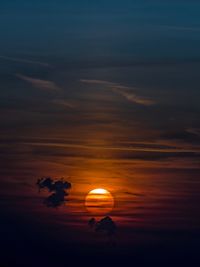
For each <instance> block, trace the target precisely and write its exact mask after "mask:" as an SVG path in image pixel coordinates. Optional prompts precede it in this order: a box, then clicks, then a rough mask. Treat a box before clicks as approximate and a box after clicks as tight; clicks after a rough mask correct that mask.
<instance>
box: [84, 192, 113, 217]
mask: <svg viewBox="0 0 200 267" xmlns="http://www.w3.org/2000/svg"><path fill="white" fill-rule="evenodd" d="M85 206H86V208H87V210H88V211H89V212H90V213H91V214H92V215H94V216H95V215H108V214H109V213H110V212H111V211H112V209H113V207H114V198H113V196H112V195H111V193H110V192H109V191H108V190H106V189H103V188H96V189H93V190H91V191H90V192H89V193H88V194H87V196H86V198H85Z"/></svg>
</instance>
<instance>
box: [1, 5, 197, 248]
mask: <svg viewBox="0 0 200 267" xmlns="http://www.w3.org/2000/svg"><path fill="white" fill-rule="evenodd" d="M199 12H200V2H199V1H197V0H196V1H195V0H190V1H189V0H185V1H183V0H182V1H177V0H174V1H172V0H168V1H167V0H163V1H144V0H141V1H132V0H130V1H128V0H125V1H116V0H115V1H51V0H48V1H47V0H46V1H44V0H41V1H33V0H32V1H20V0H18V1H1V2H0V36H1V37H0V38H1V41H0V109H1V112H0V125H1V133H0V147H1V149H0V158H1V161H0V162H1V168H0V184H1V186H0V194H1V202H0V207H1V210H2V213H3V214H5V216H9V218H14V217H15V218H16V214H17V216H19V217H20V216H23V217H26V219H27V218H28V219H29V220H30V221H29V223H30V222H34V223H36V224H42V225H43V224H44V225H53V226H52V227H53V231H54V233H58V232H59V231H60V232H62V236H63V235H64V236H65V235H66V236H69V235H70V238H71V239H69V240H73V242H89V241H90V242H93V241H94V240H93V239H92V237H89V236H88V235H89V234H88V230H87V220H88V218H89V217H90V216H91V215H90V214H88V213H87V211H86V209H85V207H84V199H85V196H86V195H87V193H88V191H90V190H91V189H94V188H98V187H102V188H106V189H108V190H109V191H110V192H111V193H112V194H113V196H114V198H115V208H114V210H113V212H112V213H111V216H112V217H113V219H114V220H115V221H116V222H117V224H118V225H119V229H121V230H120V231H119V236H120V238H121V239H120V240H121V241H120V242H122V243H126V244H128V243H129V242H136V241H135V240H136V239H137V242H146V239H148V240H149V239H151V238H152V236H153V238H154V239H155V240H157V238H158V239H159V238H161V237H162V238H163V235H164V234H166V233H170V234H171V235H172V236H173V234H174V232H173V231H176V232H177V231H178V232H179V231H180V232H181V231H184V233H185V232H188V233H190V232H192V233H193V231H194V236H195V234H196V232H197V231H199V230H200V229H199V228H200V216H199V206H198V203H199V202H200V194H199V193H200V180H199V175H200V119H199V118H200V105H199V100H200V91H199V84H200V76H199V68H200V49H199V47H200V17H199ZM43 176H52V177H65V178H66V179H67V180H69V181H70V182H71V183H72V190H71V191H70V197H69V202H68V203H67V205H66V206H64V207H61V208H60V209H59V210H51V209H47V208H46V207H45V206H44V205H43V204H42V199H43V197H44V196H43V194H38V191H37V188H36V186H35V182H36V180H37V178H40V177H43ZM25 214H26V216H25ZM20 218H21V217H20ZM58 228H59V230H58ZM60 229H62V231H61V230H60ZM65 229H66V230H65ZM72 229H75V230H74V232H75V234H74V235H73V234H72V233H73V230H72ZM77 229H78V230H77ZM77 231H79V232H81V234H80V235H79V232H78V234H77ZM144 231H146V232H148V234H149V235H148V238H146V239H145V238H144V237H143V235H144ZM195 231H196V232H195ZM158 232H159V234H158ZM161 232H162V233H163V235H160V233H161ZM198 233H199V232H198ZM170 234H169V235H170ZM133 237H134V239H133ZM135 237H136V238H135ZM81 239H82V240H81ZM133 240H134V241H133Z"/></svg>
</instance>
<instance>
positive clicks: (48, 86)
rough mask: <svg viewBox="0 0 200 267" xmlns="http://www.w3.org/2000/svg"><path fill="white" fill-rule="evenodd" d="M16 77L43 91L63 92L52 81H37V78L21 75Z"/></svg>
mask: <svg viewBox="0 0 200 267" xmlns="http://www.w3.org/2000/svg"><path fill="white" fill-rule="evenodd" d="M16 76H17V77H18V78H20V79H21V80H24V81H26V82H28V83H30V84H31V85H32V86H33V87H36V88H39V89H42V90H48V91H60V90H61V88H59V87H58V86H57V85H56V84H55V83H54V82H52V81H48V80H42V79H36V78H32V77H28V76H25V75H21V74H16Z"/></svg>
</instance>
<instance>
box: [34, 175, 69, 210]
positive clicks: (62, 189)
mask: <svg viewBox="0 0 200 267" xmlns="http://www.w3.org/2000/svg"><path fill="white" fill-rule="evenodd" d="M36 184H37V186H38V187H39V190H41V189H45V188H46V189H48V191H49V192H52V193H51V194H50V196H48V197H47V198H46V199H45V200H44V203H45V204H46V205H47V207H58V206H60V205H62V204H63V203H65V202H66V201H67V200H66V198H65V197H66V196H68V195H69V194H68V192H67V190H69V189H70V188H71V183H69V182H67V181H64V180H63V179H58V180H56V181H54V180H53V179H52V178H51V177H46V178H40V179H38V180H37V183H36Z"/></svg>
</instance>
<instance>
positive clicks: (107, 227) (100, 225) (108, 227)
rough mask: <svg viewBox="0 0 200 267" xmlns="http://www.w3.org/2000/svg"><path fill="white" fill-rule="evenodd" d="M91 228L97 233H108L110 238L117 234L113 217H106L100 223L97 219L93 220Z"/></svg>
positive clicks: (90, 221)
mask: <svg viewBox="0 0 200 267" xmlns="http://www.w3.org/2000/svg"><path fill="white" fill-rule="evenodd" d="M88 225H89V226H90V228H92V229H94V230H95V232H97V233H106V235H108V236H112V235H114V234H115V232H116V228H117V227H116V224H115V222H114V221H113V220H112V218H111V217H109V216H106V217H104V218H103V219H101V220H100V221H96V220H95V218H91V219H90V220H89V222H88Z"/></svg>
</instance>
